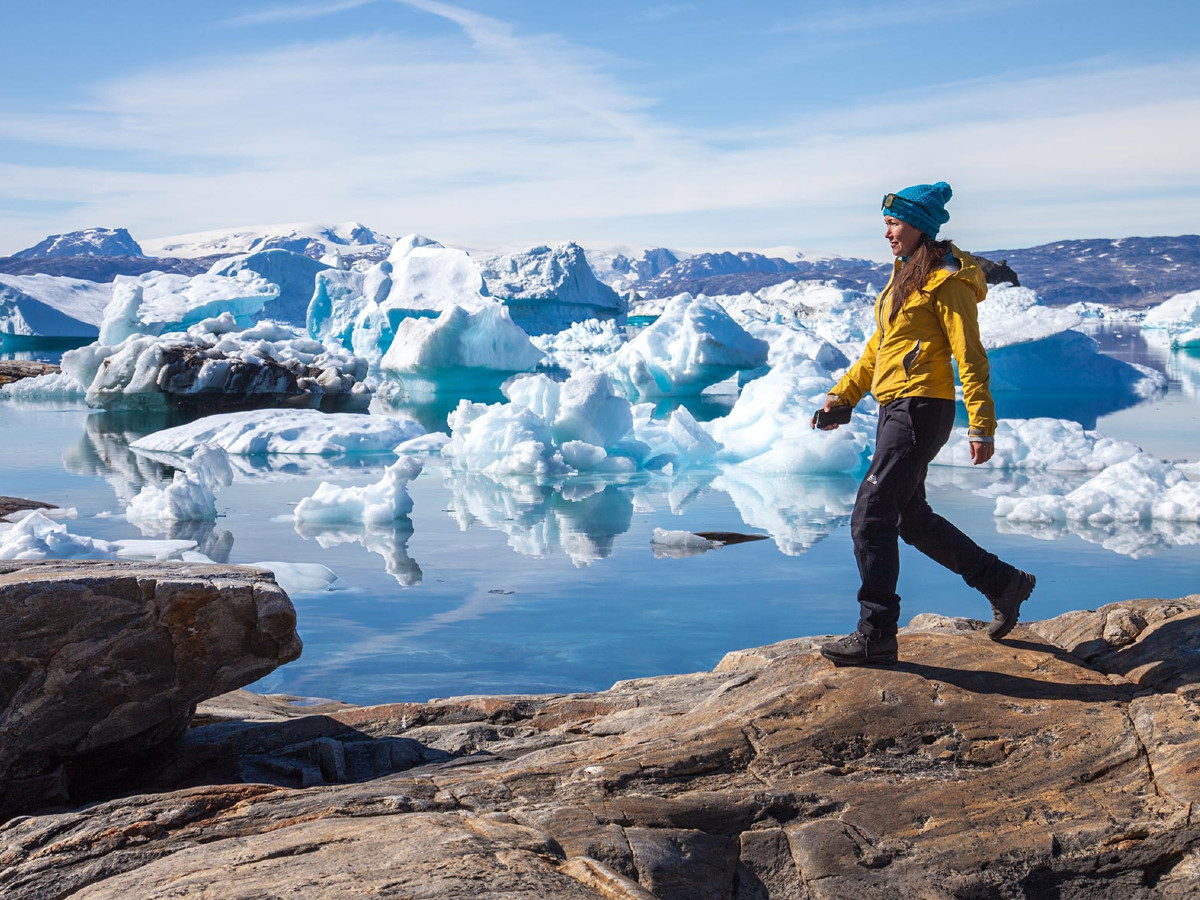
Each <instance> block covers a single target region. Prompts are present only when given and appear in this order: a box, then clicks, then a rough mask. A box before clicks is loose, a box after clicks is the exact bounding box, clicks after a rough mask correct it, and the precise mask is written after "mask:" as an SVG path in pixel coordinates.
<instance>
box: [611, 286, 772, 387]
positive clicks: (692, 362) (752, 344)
mask: <svg viewBox="0 0 1200 900" xmlns="http://www.w3.org/2000/svg"><path fill="white" fill-rule="evenodd" d="M766 361H767V344H766V342H764V341H760V340H759V339H758V338H756V337H753V336H751V335H750V334H748V333H747V332H746V330H745V329H744V328H742V327H741V326H740V325H738V324H737V323H736V322H735V321H734V320H733V319H732V318H730V316H729V314H728V313H726V312H725V310H724V309H723V308H722V307H721V305H720V304H718V303H716V302H715V301H713V300H710V299H708V298H707V297H703V296H701V297H696V298H693V297H691V295H689V294H681V295H680V296H678V297H676V298H674V299H673V300H672V301H671V302H670V303H668V304H667V306H666V308H665V309H664V310H663V313H662V315H661V316H659V318H658V320H657V321H656V322H654V324H652V325H650V326H648V327H647V328H645V329H644V330H643V331H642V332H641V333H640V334H638V336H637V337H635V338H634V339H633V340H632V341H630V342H629V343H628V344H626V345H625V346H624V347H622V348H621V349H620V350H619V351H618V352H617V353H615V354H613V355H612V356H611V357H609V358H608V359H606V360H604V361H602V362H601V363H600V366H599V367H600V368H601V370H603V371H605V372H607V373H608V374H609V375H610V376H611V377H612V378H613V381H614V382H615V383H616V384H617V385H618V386H619V387H621V389H622V390H623V391H625V392H626V393H628V394H629V395H630V396H634V397H637V396H641V397H670V396H680V395H684V396H686V395H693V394H699V393H700V392H702V391H703V390H704V389H705V388H706V387H708V386H709V385H713V384H716V383H717V382H719V381H724V380H725V379H726V378H728V377H729V376H730V375H732V374H734V373H735V372H737V371H739V370H741V369H755V368H758V367H759V366H762V365H764V364H765V363H766Z"/></svg>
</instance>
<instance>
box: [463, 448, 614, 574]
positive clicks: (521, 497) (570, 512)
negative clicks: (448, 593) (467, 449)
mask: <svg viewBox="0 0 1200 900" xmlns="http://www.w3.org/2000/svg"><path fill="white" fill-rule="evenodd" d="M443 472H444V480H445V484H446V486H447V487H448V488H449V489H450V493H451V500H450V502H449V504H448V509H447V511H448V512H449V513H450V516H451V517H452V518H453V519H454V520H455V521H456V522H457V523H458V526H459V528H460V529H461V530H463V531H466V530H467V529H468V528H470V527H471V526H472V525H475V524H480V525H483V526H485V527H487V528H492V529H495V530H497V531H500V532H503V533H504V534H506V535H507V536H508V545H509V546H510V547H512V549H513V550H515V551H516V552H517V553H520V554H521V555H522V556H530V557H545V556H549V555H550V554H552V553H556V552H558V551H559V550H562V551H563V552H564V553H566V554H567V556H568V557H569V558H570V559H571V562H572V563H574V564H575V565H576V566H586V565H588V564H590V563H591V562H593V561H594V560H598V559H605V558H607V557H609V556H611V555H612V549H613V541H614V539H615V538H616V537H617V536H618V535H620V534H624V533H625V532H626V531H628V530H629V527H630V525H631V524H632V523H633V501H632V500H631V499H630V490H629V487H628V486H626V485H620V484H612V483H605V482H601V481H596V480H593V479H588V480H572V481H568V482H565V483H562V484H537V483H535V482H533V481H532V480H530V479H517V478H512V479H502V480H499V481H497V480H495V479H493V478H490V477H488V476H487V475H483V474H479V473H472V472H461V471H458V470H456V469H453V468H451V467H446V468H445V469H444V470H443Z"/></svg>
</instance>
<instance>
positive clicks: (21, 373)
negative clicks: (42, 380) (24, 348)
mask: <svg viewBox="0 0 1200 900" xmlns="http://www.w3.org/2000/svg"><path fill="white" fill-rule="evenodd" d="M58 371H59V368H58V366H56V365H54V364H53V363H46V362H37V361H35V360H28V359H0V385H5V384H12V382H14V381H20V380H21V379H22V378H35V377H37V376H38V375H51V374H53V373H55V372H58Z"/></svg>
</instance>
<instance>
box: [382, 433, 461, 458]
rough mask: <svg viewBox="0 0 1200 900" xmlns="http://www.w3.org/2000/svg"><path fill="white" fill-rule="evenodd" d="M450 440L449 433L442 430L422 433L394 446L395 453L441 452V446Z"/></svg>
mask: <svg viewBox="0 0 1200 900" xmlns="http://www.w3.org/2000/svg"><path fill="white" fill-rule="evenodd" d="M449 442H450V435H448V434H446V433H445V432H442V431H435V432H433V433H432V434H422V435H420V436H419V437H415V438H409V439H408V440H407V441H404V442H403V443H401V444H398V445H397V446H396V448H395V452H396V453H441V452H442V448H443V447H445V446H446V444H448V443H449Z"/></svg>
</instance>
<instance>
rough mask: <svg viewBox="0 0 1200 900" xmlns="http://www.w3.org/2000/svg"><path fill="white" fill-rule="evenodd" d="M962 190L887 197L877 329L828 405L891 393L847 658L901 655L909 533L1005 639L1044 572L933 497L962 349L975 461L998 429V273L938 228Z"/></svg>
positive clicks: (856, 523) (865, 497)
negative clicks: (981, 306) (975, 531)
mask: <svg viewBox="0 0 1200 900" xmlns="http://www.w3.org/2000/svg"><path fill="white" fill-rule="evenodd" d="M951 193H952V192H951V190H950V185H948V184H946V182H944V181H939V182H938V183H937V184H918V185H914V186H912V187H907V188H905V189H904V190H902V191H899V192H897V193H895V194H888V195H887V196H886V197H884V198H883V221H884V223H885V225H886V229H885V231H884V236H885V237H886V238H887V240H888V243H889V244H890V245H891V248H892V255H893V256H895V257H896V261H895V264H894V267H893V269H892V277H891V280H890V281H889V282H888V285H887V287H885V288H884V289H883V293H882V294H880V295H879V299H878V300H876V301H875V333H874V334H873V335H872V336H871V339H870V341H868V342H867V347H866V349H865V350H864V351H863V354H862V356H861V357H860V358H859V360H858V362H856V363H855V364H854V365H852V366H851V367H850V368H849V369H848V370H847V372H846V374H845V375H844V376H842V379H841V380H840V381H839V382H838V383H837V384H836V385H835V386H834V388H833V390H831V391H830V392H829V397H828V399H827V400H826V401H825V407H824V409H825V411H827V412H828V411H830V410H833V409H835V408H836V407H840V406H850V407H852V406H854V405H855V404H856V403H858V401H859V400H860V399H862V397H863V395H864V394H865V393H867V391H871V392H872V393H873V394H874V395H875V398H876V399H877V400H878V401H879V429H878V431H877V432H876V438H875V455H874V457H872V459H871V467H870V468H869V469H868V470H867V474H866V477H865V478H863V482H862V484H861V485H860V487H859V489H858V498H857V499H856V500H855V503H854V515H853V516H852V518H851V534H852V536H853V539H854V557H855V559H856V560H857V561H858V571H859V574H860V576H861V577H862V587H861V588H859V591H858V604H859V608H860V615H859V620H858V630H857V631H855V632H854V633H853V634H849V635H847V636H846V637H844V638H840V639H839V640H836V641H831V642H830V643H827V644H825V645H824V646H823V647H821V655H822V656H824V657H825V658H826V659H830V660H832V661H833V662H834V663H837V664H838V665H849V666H853V665H889V664H893V663H895V662H896V658H897V657H896V627H897V623H898V621H899V618H900V596H899V595H898V594H897V593H896V581H897V579H898V578H899V575H900V552H899V546H898V543H897V538H898V537H901V538H904V540H905V541H906V542H907V543H909V544H912V545H913V546H914V547H916V548H917V549H918V550H920V551H921V552H922V553H924V554H925V555H926V556H928V557H930V558H931V559H933V560H934V561H936V562H939V563H941V564H942V565H943V566H945V567H946V568H947V569H950V571H952V572H957V573H958V574H959V575H961V576H962V577H963V580H964V581H966V583H967V584H968V585H970V586H971V587H973V588H976V589H978V590H979V591H981V592H982V593H983V595H984V596H985V597H987V598H988V600H989V601H990V602H991V605H992V613H993V616H992V622H991V624H990V625H989V626H988V629H987V633H988V636H989V637H990V638H991V639H992V640H994V641H998V640H1000V639H1001V638H1002V637H1004V636H1005V635H1007V634H1008V633H1009V632H1010V631H1011V630H1012V628H1013V626H1014V625H1016V623H1017V616H1018V614H1019V612H1020V608H1021V604H1022V603H1023V602H1024V601H1025V600H1026V599H1027V598H1028V597H1029V594H1030V593H1031V592H1032V591H1033V586H1034V581H1035V579H1034V577H1033V576H1032V575H1030V574H1028V573H1026V572H1022V571H1021V570H1019V569H1017V568H1015V567H1013V566H1011V565H1009V564H1008V563H1006V562H1003V561H1002V560H1000V559H999V558H998V557H997V556H996V555H995V554H993V553H988V552H987V551H986V550H984V549H983V548H982V547H980V546H979V545H978V544H976V543H975V542H974V541H973V540H971V539H970V538H969V537H967V536H966V535H965V534H963V533H962V532H961V531H959V530H958V529H957V528H955V527H954V525H952V524H950V523H949V522H947V521H946V520H945V519H943V518H942V517H941V516H939V515H938V514H937V513H935V512H934V511H933V510H932V509H931V508H930V507H929V503H928V502H927V501H926V500H925V474H926V472H927V470H928V468H929V463H930V461H931V460H932V459H933V458H934V457H935V456H937V453H938V451H939V450H940V449H941V448H942V445H943V444H945V443H946V440H947V438H949V437H950V429H951V427H952V426H953V424H954V370H953V369H952V368H951V365H950V358H951V356H952V355H953V357H954V359H955V360H956V361H957V362H958V372H959V378H960V380H961V381H962V387H963V401H964V403H965V404H966V407H967V415H968V419H969V423H968V424H969V427H968V430H967V435H968V437H969V439H970V446H971V461H972V462H973V463H974V464H975V465H979V464H980V463H984V462H987V461H988V460H989V459H991V457H992V452H993V450H994V446H993V438H992V435H993V434H994V432H995V430H996V418H995V414H994V411H993V407H992V397H991V393H990V391H989V389H988V360H987V353H986V352H985V351H984V349H983V344H982V342H981V341H980V339H979V317H978V312H977V310H976V305H977V304H978V303H980V302H982V301H983V298H984V297H985V296H986V295H987V283H986V282H985V281H984V277H983V272H982V271H981V270H980V268H979V266H978V265H976V263H975V260H974V259H973V258H972V257H971V256H970V255H969V254H967V253H963V252H962V251H961V250H959V249H958V248H957V247H955V246H954V245H953V244H952V243H950V241H939V240H937V234H938V229H939V228H940V227H941V226H942V225H944V224H945V223H946V222H947V221H948V220H949V218H950V214H949V213H948V212H946V202H947V201H948V200H949V199H950V197H951ZM814 427H816V425H815V421H814ZM821 427H822V430H829V429H831V428H837V427H838V426H837V425H836V424H829V425H823V426H821Z"/></svg>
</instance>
